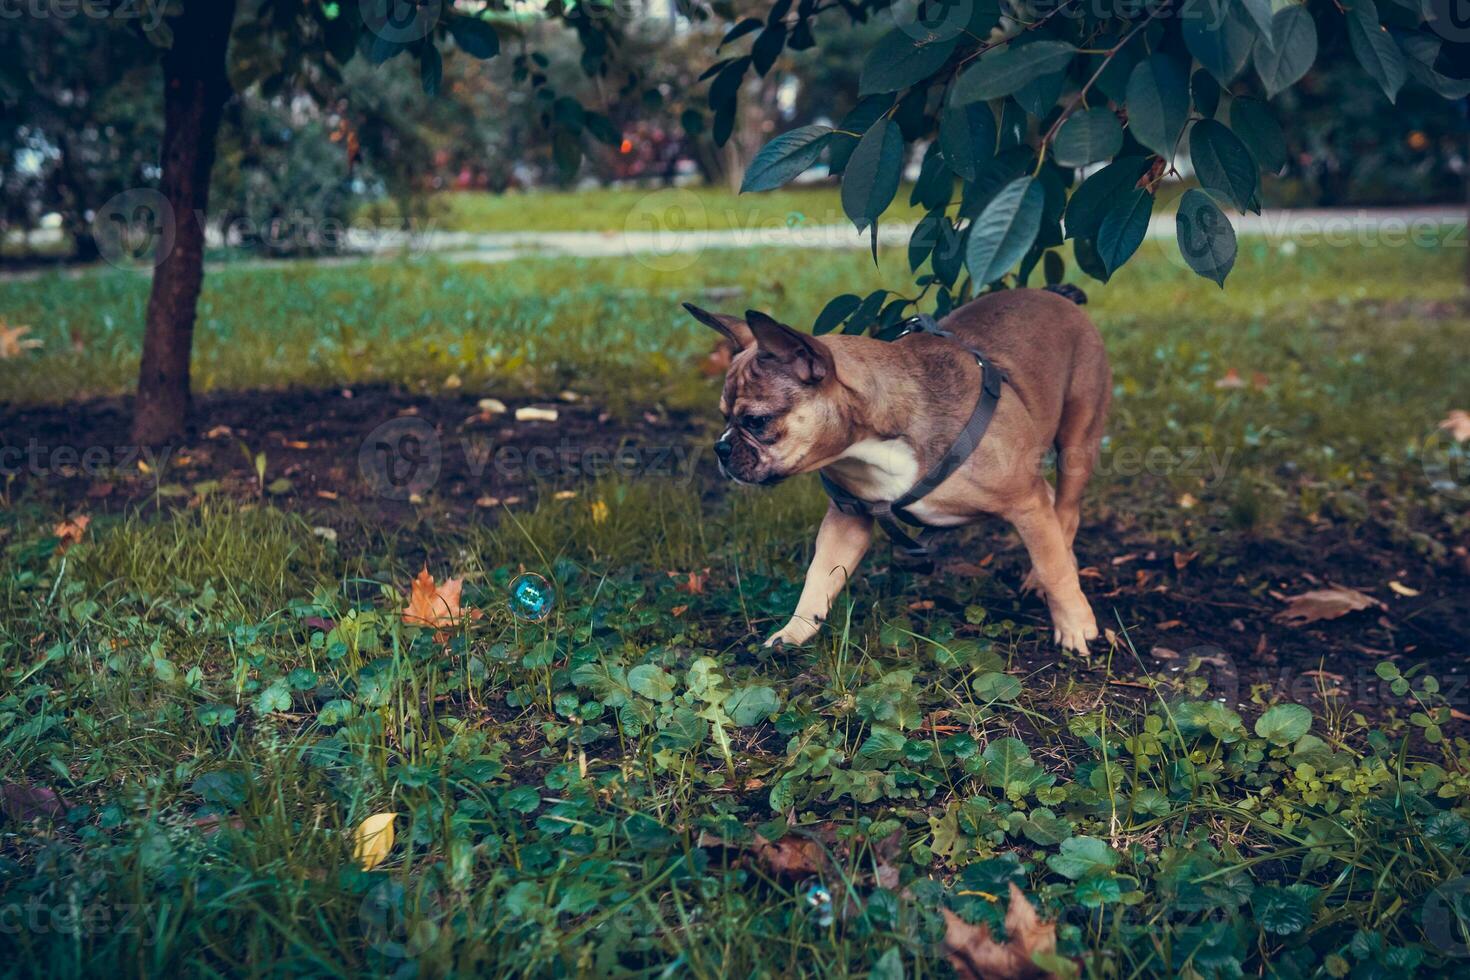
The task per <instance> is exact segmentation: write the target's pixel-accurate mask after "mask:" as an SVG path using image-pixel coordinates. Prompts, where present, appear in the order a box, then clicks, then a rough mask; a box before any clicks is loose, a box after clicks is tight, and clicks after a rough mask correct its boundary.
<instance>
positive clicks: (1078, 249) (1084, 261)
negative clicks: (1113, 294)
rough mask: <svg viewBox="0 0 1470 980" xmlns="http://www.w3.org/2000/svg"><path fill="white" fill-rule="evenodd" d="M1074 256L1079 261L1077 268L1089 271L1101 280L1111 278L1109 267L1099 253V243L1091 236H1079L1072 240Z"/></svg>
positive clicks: (1104, 280) (1093, 276) (1088, 272)
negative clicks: (1095, 242)
mask: <svg viewBox="0 0 1470 980" xmlns="http://www.w3.org/2000/svg"><path fill="white" fill-rule="evenodd" d="M1072 258H1073V259H1075V260H1076V262H1077V268H1079V269H1081V270H1082V271H1083V272H1085V273H1087V274H1088V275H1089V276H1091V277H1092V278H1094V279H1096V280H1098V281H1099V282H1107V281H1108V278H1109V274H1108V267H1107V266H1106V265H1104V264H1103V260H1102V258H1101V257H1099V256H1098V254H1097V245H1095V244H1094V243H1093V241H1092V239H1090V238H1078V239H1075V240H1074V241H1073V242H1072Z"/></svg>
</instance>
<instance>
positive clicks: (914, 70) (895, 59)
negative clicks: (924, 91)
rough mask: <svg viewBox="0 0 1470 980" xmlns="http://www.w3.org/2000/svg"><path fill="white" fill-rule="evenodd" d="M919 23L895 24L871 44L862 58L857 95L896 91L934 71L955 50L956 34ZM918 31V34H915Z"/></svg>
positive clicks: (957, 38)
mask: <svg viewBox="0 0 1470 980" xmlns="http://www.w3.org/2000/svg"><path fill="white" fill-rule="evenodd" d="M921 31H923V28H921V27H920V25H917V24H915V25H912V26H911V27H895V28H894V29H893V30H891V31H889V32H888V33H887V34H885V35H883V37H881V38H879V39H878V43H877V44H875V45H873V49H872V50H871V51H869V52H868V57H867V59H866V60H865V61H864V62H863V74H862V79H861V81H859V83H858V94H859V95H872V94H874V93H876V92H896V91H898V90H899V89H901V88H907V87H908V86H910V85H913V84H914V83H915V82H919V81H923V80H924V79H927V78H928V77H929V76H930V75H933V74H934V73H935V72H937V71H938V70H939V69H940V68H941V67H943V65H944V63H945V62H946V61H948V60H949V56H950V55H951V54H952V53H953V52H954V49H955V46H956V45H957V44H959V42H960V37H959V35H957V34H956V35H951V36H950V37H947V38H946V37H942V36H940V35H939V34H938V33H937V32H923V33H920V32H921ZM916 34H918V36H915V35H916Z"/></svg>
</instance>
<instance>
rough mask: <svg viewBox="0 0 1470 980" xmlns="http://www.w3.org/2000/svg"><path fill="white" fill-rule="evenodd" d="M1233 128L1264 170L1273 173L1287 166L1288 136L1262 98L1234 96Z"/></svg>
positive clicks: (1231, 106) (1231, 107)
mask: <svg viewBox="0 0 1470 980" xmlns="http://www.w3.org/2000/svg"><path fill="white" fill-rule="evenodd" d="M1230 128H1231V129H1232V130H1233V131H1234V132H1235V135H1236V136H1239V137H1240V140H1241V142H1242V143H1244V144H1245V145H1246V149H1248V150H1250V151H1251V156H1253V157H1255V158H1256V162H1257V163H1259V164H1260V165H1261V169H1262V170H1264V171H1266V172H1267V173H1270V174H1274V173H1280V172H1281V168H1282V167H1285V166H1286V137H1285V135H1283V134H1282V132H1281V124H1280V123H1278V122H1277V121H1276V116H1275V115H1274V114H1272V112H1271V107H1270V106H1268V105H1267V104H1266V103H1264V102H1262V101H1260V100H1259V99H1246V98H1235V99H1232V100H1231V101H1230Z"/></svg>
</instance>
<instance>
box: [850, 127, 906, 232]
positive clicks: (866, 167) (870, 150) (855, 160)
mask: <svg viewBox="0 0 1470 980" xmlns="http://www.w3.org/2000/svg"><path fill="white" fill-rule="evenodd" d="M902 174H903V136H901V135H900V134H899V132H898V125H897V124H896V123H894V122H893V121H892V120H891V119H879V120H878V121H877V122H875V123H874V124H873V126H872V128H870V129H869V130H868V131H867V132H866V133H864V134H863V138H862V139H861V140H859V141H858V145H857V149H856V150H854V151H853V153H852V159H850V160H849V161H848V162H847V169H846V170H845V171H844V172H843V174H842V210H843V213H845V214H846V215H847V216H848V218H850V219H851V220H852V223H853V224H854V225H855V226H856V227H857V230H858V231H862V230H863V229H865V228H867V227H869V226H870V225H872V224H873V223H874V222H876V221H877V220H878V216H879V215H880V214H882V213H883V212H884V211H885V210H887V208H888V205H889V203H890V202H891V201H892V200H893V195H894V194H896V193H898V180H899V177H900V176H902Z"/></svg>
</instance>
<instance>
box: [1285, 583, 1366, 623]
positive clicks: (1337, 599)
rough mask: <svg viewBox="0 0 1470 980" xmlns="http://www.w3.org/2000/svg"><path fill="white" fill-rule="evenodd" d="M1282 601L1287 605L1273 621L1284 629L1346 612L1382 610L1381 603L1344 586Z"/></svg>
mask: <svg viewBox="0 0 1470 980" xmlns="http://www.w3.org/2000/svg"><path fill="white" fill-rule="evenodd" d="M1286 601H1287V602H1288V603H1290V605H1288V606H1287V607H1286V608H1285V609H1283V610H1282V611H1281V612H1279V613H1277V614H1276V615H1275V616H1274V617H1273V618H1274V619H1275V620H1276V622H1278V623H1285V624H1286V625H1288V626H1306V625H1307V624H1308V623H1316V622H1320V621H1322V620H1324V619H1337V618H1338V617H1339V616H1346V615H1347V614H1348V613H1350V612H1358V611H1359V610H1363V609H1372V608H1373V607H1375V606H1377V607H1378V608H1383V603H1381V602H1379V601H1378V600H1377V599H1375V598H1373V597H1372V596H1368V595H1364V594H1363V593H1361V592H1359V591H1358V590H1357V589H1350V588H1348V587H1347V586H1345V585H1329V586H1328V587H1327V588H1325V589H1313V590H1312V591H1310V592H1303V593H1302V594H1301V595H1294V596H1292V597H1291V598H1289V599H1287V600H1286Z"/></svg>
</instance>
